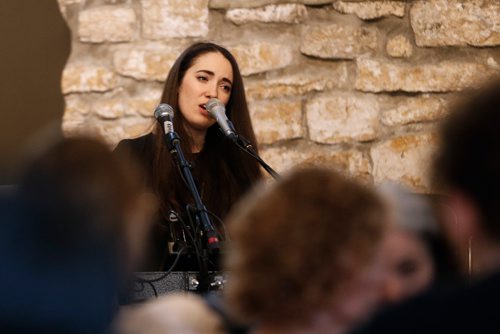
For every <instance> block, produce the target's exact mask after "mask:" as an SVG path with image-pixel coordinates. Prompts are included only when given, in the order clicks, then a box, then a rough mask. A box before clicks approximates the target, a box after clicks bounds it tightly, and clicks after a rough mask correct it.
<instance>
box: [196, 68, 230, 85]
mask: <svg viewBox="0 0 500 334" xmlns="http://www.w3.org/2000/svg"><path fill="white" fill-rule="evenodd" d="M200 72H205V73H206V74H208V75H211V76H214V75H215V73H214V72H212V71H209V70H199V71H196V73H200ZM222 81H225V82H227V83H228V84H230V85H233V83H232V82H231V80H229V79H228V78H226V77H224V78H222Z"/></svg>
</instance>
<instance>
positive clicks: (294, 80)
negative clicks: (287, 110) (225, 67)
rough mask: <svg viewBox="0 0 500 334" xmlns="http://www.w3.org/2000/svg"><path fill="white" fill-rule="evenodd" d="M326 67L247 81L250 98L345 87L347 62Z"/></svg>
mask: <svg viewBox="0 0 500 334" xmlns="http://www.w3.org/2000/svg"><path fill="white" fill-rule="evenodd" d="M329 65H330V66H329V67H325V68H308V69H307V71H304V68H303V67H302V68H298V69H296V70H295V72H293V73H292V74H287V75H282V76H279V77H274V78H266V79H264V80H254V81H247V82H245V88H246V93H247V97H248V99H249V100H259V99H269V98H276V97H285V96H300V95H304V94H307V93H309V92H318V91H323V90H326V89H331V88H341V87H345V86H346V85H347V84H348V82H349V74H348V70H347V65H346V63H345V62H335V63H332V64H329Z"/></svg>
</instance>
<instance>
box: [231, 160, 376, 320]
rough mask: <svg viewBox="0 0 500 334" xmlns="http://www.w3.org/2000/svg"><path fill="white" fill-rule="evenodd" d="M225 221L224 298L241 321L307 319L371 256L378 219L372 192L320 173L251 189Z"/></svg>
mask: <svg viewBox="0 0 500 334" xmlns="http://www.w3.org/2000/svg"><path fill="white" fill-rule="evenodd" d="M240 203H241V204H239V205H238V206H237V207H236V208H235V210H234V211H232V212H231V215H230V217H229V218H228V223H229V224H228V225H229V229H230V232H231V237H232V241H233V242H232V244H231V249H230V250H229V252H228V253H227V254H228V258H227V263H226V265H227V268H226V269H228V271H229V272H230V273H231V280H230V281H229V285H228V287H227V289H226V297H227V300H228V302H229V304H230V307H231V310H234V312H235V315H236V316H237V317H238V318H241V319H242V320H245V321H249V322H255V321H265V322H275V323H280V324H283V323H289V322H291V321H299V322H300V321H307V320H308V319H309V318H308V317H309V315H310V314H311V313H312V312H315V311H318V310H320V309H323V308H324V307H331V303H332V302H333V299H334V298H333V296H334V294H335V293H337V292H338V291H339V289H340V287H341V286H342V285H343V284H345V283H346V282H347V281H348V280H350V278H351V277H352V275H354V274H356V271H357V270H362V269H363V268H365V265H366V264H367V263H368V262H369V261H370V259H371V258H372V256H373V255H374V253H375V248H376V245H377V243H378V242H379V241H380V238H381V236H382V233H383V230H384V226H385V221H386V213H385V207H384V205H383V204H382V202H381V200H380V199H379V198H378V197H377V196H376V195H375V193H374V192H373V191H372V190H371V189H369V188H366V187H365V186H363V185H360V184H358V183H357V182H355V181H354V180H350V179H347V178H345V177H343V176H342V175H341V174H340V173H337V172H335V171H333V170H329V169H325V168H304V169H298V170H295V171H293V172H291V173H290V174H289V175H286V176H284V177H283V179H282V180H280V181H278V182H277V183H275V184H273V185H270V186H269V187H268V188H265V189H261V188H257V190H256V191H255V192H253V193H252V194H251V195H250V196H248V197H246V198H245V199H244V201H241V202H240Z"/></svg>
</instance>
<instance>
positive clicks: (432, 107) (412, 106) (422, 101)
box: [381, 94, 448, 126]
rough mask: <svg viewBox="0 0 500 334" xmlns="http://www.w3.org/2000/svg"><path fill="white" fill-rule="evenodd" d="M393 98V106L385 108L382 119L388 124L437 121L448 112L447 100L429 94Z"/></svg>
mask: <svg viewBox="0 0 500 334" xmlns="http://www.w3.org/2000/svg"><path fill="white" fill-rule="evenodd" d="M391 100H392V101H391V102H392V104H393V106H391V107H390V108H388V109H387V110H384V112H383V113H382V119H381V120H382V123H383V124H385V125H388V126H394V125H403V124H409V123H418V122H430V121H435V120H437V119H440V118H443V117H444V116H445V115H446V113H447V106H448V103H447V100H446V99H443V98H440V97H436V96H430V95H428V94H425V95H423V96H421V97H405V98H395V99H391Z"/></svg>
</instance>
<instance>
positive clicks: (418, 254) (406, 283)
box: [378, 182, 457, 303]
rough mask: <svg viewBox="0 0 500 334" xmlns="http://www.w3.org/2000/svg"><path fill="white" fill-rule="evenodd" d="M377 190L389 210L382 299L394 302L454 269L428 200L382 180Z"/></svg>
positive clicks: (441, 281) (452, 273) (440, 280)
mask: <svg viewBox="0 0 500 334" xmlns="http://www.w3.org/2000/svg"><path fill="white" fill-rule="evenodd" d="M378 191H379V193H380V194H381V195H382V196H383V198H384V199H385V200H386V202H387V204H388V206H389V209H390V224H389V227H388V231H387V235H386V238H385V239H384V246H383V247H384V248H383V254H384V255H383V256H384V257H385V258H386V259H387V265H388V273H387V276H386V284H385V287H386V289H385V294H386V300H387V301H388V302H389V303H396V302H399V301H401V300H403V299H406V298H408V297H411V296H414V295H417V294H419V293H422V292H424V291H426V290H427V289H429V288H430V287H431V286H432V285H435V284H444V283H448V282H449V281H450V280H452V279H453V278H454V277H455V275H457V268H456V265H455V261H454V259H453V258H452V256H451V253H450V252H449V250H448V244H447V243H446V241H445V239H444V236H443V235H442V231H441V229H440V228H439V225H438V224H439V223H438V215H437V212H436V210H437V209H436V208H434V206H433V205H432V204H431V199H430V198H429V197H427V196H425V195H422V194H416V193H412V192H410V191H409V190H408V189H406V188H404V187H402V186H400V185H397V184H395V183H388V182H387V183H383V184H382V185H381V186H379V187H378Z"/></svg>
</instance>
